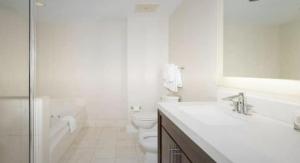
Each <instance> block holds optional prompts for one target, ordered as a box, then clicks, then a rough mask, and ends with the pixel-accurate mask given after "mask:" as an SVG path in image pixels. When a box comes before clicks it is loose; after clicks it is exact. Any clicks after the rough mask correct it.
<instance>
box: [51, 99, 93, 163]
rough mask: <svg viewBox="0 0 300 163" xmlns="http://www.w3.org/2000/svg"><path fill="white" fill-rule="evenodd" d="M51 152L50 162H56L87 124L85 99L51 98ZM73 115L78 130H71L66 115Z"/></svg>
mask: <svg viewBox="0 0 300 163" xmlns="http://www.w3.org/2000/svg"><path fill="white" fill-rule="evenodd" d="M48 105H49V141H50V144H49V153H50V156H49V158H50V163H56V162H58V161H59V160H60V157H61V156H62V155H63V154H64V153H65V152H66V151H67V149H68V148H69V147H70V145H71V144H72V142H73V141H74V140H75V139H76V137H77V136H78V133H79V131H80V130H81V129H82V128H83V127H84V126H85V125H86V119H87V115H86V110H85V102H84V100H83V99H79V98H74V99H53V98H52V99H49V102H48ZM66 116H71V117H74V118H75V120H76V130H75V131H74V132H72V133H71V132H70V130H69V126H68V122H67V121H65V120H64V117H66Z"/></svg>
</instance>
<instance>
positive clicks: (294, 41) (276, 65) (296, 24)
mask: <svg viewBox="0 0 300 163" xmlns="http://www.w3.org/2000/svg"><path fill="white" fill-rule="evenodd" d="M223 31H224V49H223V53H224V54H223V55H224V57H223V58H224V60H223V62H224V63H223V65H224V67H223V71H224V72H223V74H224V76H231V77H251V78H275V79H292V80H300V1H299V0H258V1H250V0H224V29H223Z"/></svg>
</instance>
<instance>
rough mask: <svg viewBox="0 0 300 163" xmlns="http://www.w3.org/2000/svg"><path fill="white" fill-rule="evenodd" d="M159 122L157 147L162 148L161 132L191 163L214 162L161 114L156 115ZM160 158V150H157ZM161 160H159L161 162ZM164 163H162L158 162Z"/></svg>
mask: <svg viewBox="0 0 300 163" xmlns="http://www.w3.org/2000/svg"><path fill="white" fill-rule="evenodd" d="M158 120H159V145H160V148H161V147H162V146H163V144H164V141H163V140H161V137H162V130H164V131H165V132H167V133H168V135H170V137H171V138H172V140H174V142H175V143H176V144H177V145H178V147H179V148H180V149H181V151H182V152H183V153H184V155H185V156H186V157H187V159H188V160H190V162H192V163H215V161H214V160H213V159H212V158H211V157H210V156H209V155H208V154H207V153H206V152H205V151H203V150H202V149H201V147H199V146H198V145H197V144H195V143H194V142H193V141H192V140H191V139H190V138H189V137H188V136H187V135H186V134H185V133H184V132H182V131H181V130H180V129H179V128H178V127H177V126H176V125H175V124H174V123H173V122H172V121H171V120H169V119H168V117H166V116H165V115H164V114H163V113H162V112H159V113H158ZM159 154H160V157H162V155H161V149H160V150H159ZM161 159H162V158H159V160H161ZM160 163H164V162H160Z"/></svg>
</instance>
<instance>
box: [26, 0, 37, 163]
mask: <svg viewBox="0 0 300 163" xmlns="http://www.w3.org/2000/svg"><path fill="white" fill-rule="evenodd" d="M35 72H36V6H35V0H29V160H28V161H29V163H38V162H36V152H37V150H38V148H36V147H37V145H36V141H35V135H36V134H35V126H36V124H35V118H34V117H35V116H34V110H35V109H34V100H35V77H36V73H35Z"/></svg>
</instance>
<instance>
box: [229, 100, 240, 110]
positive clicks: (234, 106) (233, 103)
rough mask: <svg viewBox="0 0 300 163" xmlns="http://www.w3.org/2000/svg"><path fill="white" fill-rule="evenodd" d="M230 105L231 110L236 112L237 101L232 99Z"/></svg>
mask: <svg viewBox="0 0 300 163" xmlns="http://www.w3.org/2000/svg"><path fill="white" fill-rule="evenodd" d="M230 106H233V109H232V111H234V112H237V111H238V108H239V102H238V101H234V100H232V104H230Z"/></svg>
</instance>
